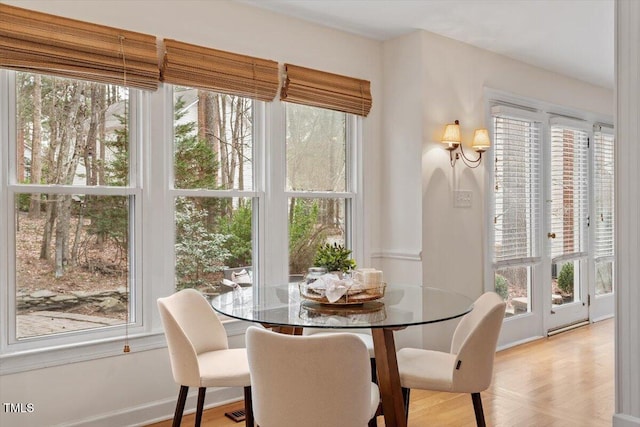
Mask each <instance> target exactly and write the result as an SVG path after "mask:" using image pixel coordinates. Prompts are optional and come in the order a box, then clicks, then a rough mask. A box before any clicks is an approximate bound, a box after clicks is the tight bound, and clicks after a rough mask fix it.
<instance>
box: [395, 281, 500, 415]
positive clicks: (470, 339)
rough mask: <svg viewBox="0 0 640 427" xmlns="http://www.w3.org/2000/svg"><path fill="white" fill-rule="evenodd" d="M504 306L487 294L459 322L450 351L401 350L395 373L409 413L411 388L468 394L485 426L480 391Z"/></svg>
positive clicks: (485, 384) (489, 368)
mask: <svg viewBox="0 0 640 427" xmlns="http://www.w3.org/2000/svg"><path fill="white" fill-rule="evenodd" d="M505 308H506V304H505V302H504V301H503V300H502V298H500V296H498V294H496V293H495V292H486V293H484V294H483V295H481V296H480V297H479V298H478V299H477V300H476V301H475V302H474V305H473V310H472V311H471V312H469V313H467V314H466V315H465V316H464V317H463V318H462V319H461V320H460V323H458V326H457V327H456V329H455V332H454V334H453V338H452V341H451V348H450V351H449V352H441V351H433V350H423V349H415V348H403V349H401V350H399V351H398V353H397V358H398V371H399V373H400V383H401V385H402V388H403V393H404V397H405V411H406V414H407V417H408V414H409V397H410V393H409V392H410V389H412V388H417V389H422V390H436V391H446V392H451V393H471V398H472V400H473V407H474V411H475V416H476V423H477V425H478V427H484V426H485V419H484V411H483V409H482V399H481V396H480V392H481V391H484V390H486V389H487V388H489V386H490V385H491V380H492V376H493V361H494V357H495V352H496V346H497V343H498V335H499V334H500V329H501V327H502V320H503V318H504V312H505Z"/></svg>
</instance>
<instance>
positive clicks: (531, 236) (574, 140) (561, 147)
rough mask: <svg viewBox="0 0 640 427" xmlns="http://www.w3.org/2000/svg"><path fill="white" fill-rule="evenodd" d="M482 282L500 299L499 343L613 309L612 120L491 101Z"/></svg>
mask: <svg viewBox="0 0 640 427" xmlns="http://www.w3.org/2000/svg"><path fill="white" fill-rule="evenodd" d="M491 120H492V133H493V148H492V149H493V156H492V158H491V160H490V161H491V168H492V171H491V172H492V173H491V174H490V178H491V179H490V181H489V183H490V184H489V185H490V186H491V187H490V192H491V195H492V197H491V202H490V206H491V207H492V210H491V213H490V216H489V218H488V222H487V225H488V229H489V231H490V232H489V234H488V235H489V239H488V242H489V247H488V253H490V254H491V256H490V258H489V259H488V260H487V261H488V262H489V263H490V264H488V265H487V267H488V269H487V271H488V273H487V278H486V279H487V288H489V289H494V290H495V291H496V292H497V293H498V294H500V295H501V296H502V297H503V298H504V299H505V301H506V302H507V310H506V314H505V316H506V319H505V322H504V325H503V329H502V334H501V338H500V344H501V345H507V344H509V343H513V342H518V341H523V340H527V339H530V338H531V337H535V336H541V335H545V334H546V333H548V332H552V331H554V330H559V329H561V328H564V327H566V326H569V325H573V324H579V323H581V322H583V321H585V320H588V319H597V318H604V317H608V316H611V315H612V314H613V304H614V299H613V292H614V290H615V289H614V277H613V271H614V269H613V267H614V252H613V250H614V244H613V243H614V242H613V238H614V234H613V230H614V224H613V221H614V170H615V169H614V139H613V131H612V129H609V128H605V127H603V126H597V127H595V128H593V129H592V127H591V124H589V123H587V122H583V121H578V120H574V119H569V118H565V117H554V116H552V115H550V114H547V113H543V112H538V111H529V110H525V109H520V108H515V107H512V106H505V105H494V106H493V107H492V108H491Z"/></svg>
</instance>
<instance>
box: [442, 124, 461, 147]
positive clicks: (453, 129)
mask: <svg viewBox="0 0 640 427" xmlns="http://www.w3.org/2000/svg"><path fill="white" fill-rule="evenodd" d="M442 143H443V144H449V147H455V146H456V145H459V144H460V122H458V121H457V120H456V121H455V123H451V124H448V125H447V126H445V128H444V135H442Z"/></svg>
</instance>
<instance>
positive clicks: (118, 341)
mask: <svg viewBox="0 0 640 427" xmlns="http://www.w3.org/2000/svg"><path fill="white" fill-rule="evenodd" d="M223 325H224V327H225V329H226V331H227V335H228V336H230V337H231V336H238V335H243V334H244V333H245V330H246V329H247V327H248V326H249V324H248V323H247V322H242V321H240V320H236V319H230V320H225V321H223ZM166 346H167V343H166V340H165V337H164V332H162V331H156V332H149V333H141V334H138V335H130V336H129V347H130V348H131V352H132V353H137V352H142V351H149V350H155V349H158V348H164V347H166ZM123 348H124V339H123V337H115V338H105V339H100V340H93V341H84V342H80V343H75V344H67V345H60V346H55V347H54V346H49V347H42V348H38V349H32V350H21V351H16V352H11V353H5V354H2V355H0V376H1V375H10V374H17V373H20V372H26V371H31V370H34V369H43V368H50V367H53V366H60V365H66V364H71V363H78V362H85V361H89V360H96V359H101V358H106V357H116V356H123V355H125V353H124V352H123Z"/></svg>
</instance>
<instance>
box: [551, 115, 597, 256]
mask: <svg viewBox="0 0 640 427" xmlns="http://www.w3.org/2000/svg"><path fill="white" fill-rule="evenodd" d="M588 137H589V135H588V133H587V132H586V131H585V130H581V129H572V128H569V127H567V126H564V125H553V124H552V125H551V233H555V238H553V239H550V240H551V256H552V258H554V259H556V260H560V259H570V258H572V257H573V256H579V255H580V254H582V253H583V252H586V249H587V248H586V237H587V221H588V215H589V207H588V194H589V193H588V171H587V166H588V158H587V153H588V143H589V141H588Z"/></svg>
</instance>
